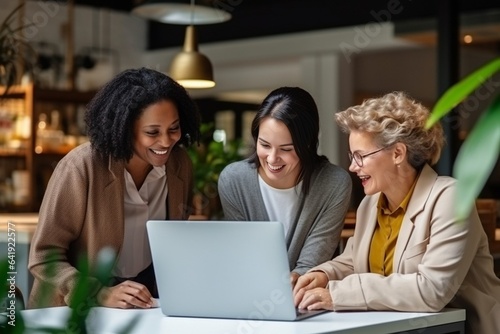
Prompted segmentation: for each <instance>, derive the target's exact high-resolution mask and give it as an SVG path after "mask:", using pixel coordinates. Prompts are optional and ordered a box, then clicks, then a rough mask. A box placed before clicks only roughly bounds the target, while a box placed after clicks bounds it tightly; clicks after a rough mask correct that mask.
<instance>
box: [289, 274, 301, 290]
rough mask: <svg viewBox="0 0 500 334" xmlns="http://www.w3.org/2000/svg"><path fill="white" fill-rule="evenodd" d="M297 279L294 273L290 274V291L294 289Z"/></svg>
mask: <svg viewBox="0 0 500 334" xmlns="http://www.w3.org/2000/svg"><path fill="white" fill-rule="evenodd" d="M299 277H300V275H299V274H297V273H296V272H294V271H292V272H291V273H290V283H292V289H293V288H294V287H295V284H297V280H298V279H299Z"/></svg>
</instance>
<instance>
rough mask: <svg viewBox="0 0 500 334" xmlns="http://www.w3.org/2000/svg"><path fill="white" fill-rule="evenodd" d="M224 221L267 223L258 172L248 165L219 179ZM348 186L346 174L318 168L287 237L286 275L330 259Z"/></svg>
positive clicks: (347, 200) (235, 167) (237, 164)
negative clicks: (289, 271)
mask: <svg viewBox="0 0 500 334" xmlns="http://www.w3.org/2000/svg"><path fill="white" fill-rule="evenodd" d="M218 188H219V195H220V199H221V203H222V208H223V210H224V219H226V220H239V221H268V220H269V216H268V214H267V211H266V207H265V204H264V200H263V199H262V195H261V192H260V187H259V182H258V173H257V169H256V168H254V167H253V165H251V164H250V163H249V162H248V160H243V161H238V162H235V163H232V164H230V165H228V166H227V167H226V168H225V169H224V170H223V171H222V173H221V174H220V177H219V182H218ZM351 189H352V183H351V178H350V176H349V174H348V173H347V171H345V170H344V169H342V168H340V167H338V166H335V165H333V164H331V163H329V162H324V163H321V165H319V166H318V167H317V168H316V170H315V171H314V173H313V175H312V178H311V185H310V188H309V194H308V195H307V197H306V196H304V195H303V194H302V192H301V193H300V199H299V205H298V207H297V213H296V215H295V219H294V221H292V222H290V230H289V232H288V234H287V235H286V243H287V249H288V262H289V265H290V270H291V271H294V272H296V273H298V274H300V275H302V274H304V273H305V272H306V271H307V270H309V269H310V268H312V267H314V266H316V265H319V264H321V263H323V262H325V261H328V260H330V259H331V258H332V256H333V255H334V252H335V249H336V248H337V246H338V243H339V240H340V233H341V231H342V228H343V225H344V216H345V214H346V212H347V209H348V208H349V204H350V198H351Z"/></svg>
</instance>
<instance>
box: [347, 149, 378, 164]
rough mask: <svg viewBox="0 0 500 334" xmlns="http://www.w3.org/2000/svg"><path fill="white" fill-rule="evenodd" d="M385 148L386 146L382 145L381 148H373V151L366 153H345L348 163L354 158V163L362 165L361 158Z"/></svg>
mask: <svg viewBox="0 0 500 334" xmlns="http://www.w3.org/2000/svg"><path fill="white" fill-rule="evenodd" d="M384 149H386V147H382V148H379V149H378V150H375V151H372V152H370V153H366V154H363V155H361V154H360V153H359V152H357V151H356V152H354V153H351V152H349V153H347V154H348V155H349V164H351V163H352V159H354V161H355V162H356V165H358V167H363V158H366V157H368V156H370V155H372V154H375V153H378V152H380V151H382V150H384Z"/></svg>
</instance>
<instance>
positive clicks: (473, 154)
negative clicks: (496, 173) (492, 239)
mask: <svg viewBox="0 0 500 334" xmlns="http://www.w3.org/2000/svg"><path fill="white" fill-rule="evenodd" d="M499 71H500V58H496V59H494V60H493V61H491V62H489V63H487V64H485V65H483V66H482V67H480V68H479V69H477V70H476V71H474V72H473V73H471V74H469V75H468V76H466V77H465V78H463V79H462V80H460V81H459V82H458V83H456V84H455V85H453V86H452V87H450V88H449V89H448V90H447V91H446V92H445V93H444V94H443V95H442V96H441V98H440V99H439V100H438V101H437V103H436V105H435V106H434V108H433V109H432V112H431V117H430V118H429V120H428V122H427V127H428V128H429V127H431V126H432V125H433V124H434V123H436V122H437V121H439V120H440V119H441V118H442V117H444V116H445V115H446V114H448V113H449V112H450V110H452V109H453V108H455V107H456V106H457V105H458V104H459V103H460V102H462V101H463V100H464V99H466V98H467V97H468V96H469V95H470V94H472V93H473V92H474V91H475V90H476V89H478V88H479V87H480V86H481V85H482V84H483V83H484V82H486V81H487V80H488V79H490V78H491V77H492V76H493V75H494V74H495V73H497V72H499ZM499 153H500V95H498V96H497V97H496V98H495V99H494V100H493V102H492V103H491V104H490V105H489V106H488V108H487V109H486V110H485V112H484V113H483V114H482V115H481V117H480V118H479V119H478V121H477V123H476V124H475V125H474V128H473V129H472V130H471V132H470V133H469V135H468V136H467V138H466V139H465V141H464V142H463V144H462V146H461V148H460V151H459V153H458V155H457V159H456V161H455V163H454V166H453V176H454V177H455V178H457V179H458V181H459V182H458V191H457V198H456V203H455V205H454V206H455V208H456V214H457V217H458V218H460V219H465V218H466V217H467V216H468V215H469V213H470V210H471V209H472V207H473V206H474V204H475V199H476V198H477V197H478V196H479V194H480V192H481V190H482V189H483V187H484V185H485V183H486V181H487V180H488V177H489V176H490V174H491V172H492V171H493V168H494V167H495V164H496V162H497V160H498V156H499Z"/></svg>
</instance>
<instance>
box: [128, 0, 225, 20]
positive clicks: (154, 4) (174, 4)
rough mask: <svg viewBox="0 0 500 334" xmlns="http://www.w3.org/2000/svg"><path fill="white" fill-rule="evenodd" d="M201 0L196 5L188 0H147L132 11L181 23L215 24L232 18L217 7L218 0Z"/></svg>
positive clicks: (149, 17)
mask: <svg viewBox="0 0 500 334" xmlns="http://www.w3.org/2000/svg"><path fill="white" fill-rule="evenodd" d="M219 1H220V0H219ZM200 2H201V3H202V4H198V5H195V4H194V3H192V4H189V3H187V2H186V0H147V1H145V2H143V3H142V4H141V5H139V6H137V7H135V8H134V9H132V13H133V14H136V15H138V16H142V17H145V18H148V19H150V20H155V21H159V22H163V23H170V24H181V25H187V24H191V25H198V24H214V23H222V22H225V21H227V20H229V19H231V14H229V13H228V12H226V11H225V10H223V9H219V8H217V3H218V2H217V1H214V0H200ZM219 7H220V6H219Z"/></svg>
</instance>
